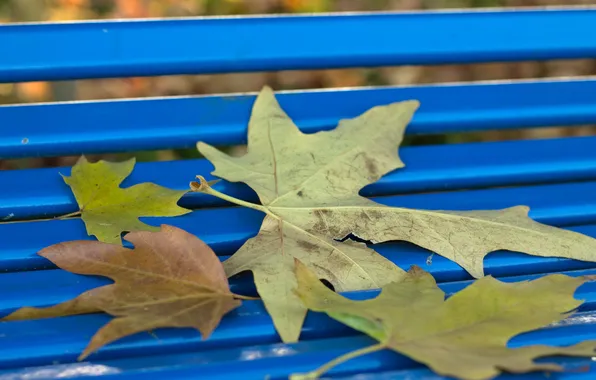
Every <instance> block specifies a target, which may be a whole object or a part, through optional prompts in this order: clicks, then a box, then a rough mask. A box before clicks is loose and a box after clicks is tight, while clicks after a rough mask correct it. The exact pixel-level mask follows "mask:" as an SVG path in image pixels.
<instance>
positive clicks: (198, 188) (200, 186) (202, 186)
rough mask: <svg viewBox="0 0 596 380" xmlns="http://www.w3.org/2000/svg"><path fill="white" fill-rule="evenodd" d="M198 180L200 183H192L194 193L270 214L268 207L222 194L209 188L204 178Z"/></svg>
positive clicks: (199, 177) (200, 177)
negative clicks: (211, 196)
mask: <svg viewBox="0 0 596 380" xmlns="http://www.w3.org/2000/svg"><path fill="white" fill-rule="evenodd" d="M197 178H198V179H199V182H191V183H190V188H191V189H192V191H194V192H200V193H205V194H209V195H213V196H214V197H217V198H219V199H223V200H224V201H228V202H230V203H234V204H236V205H238V206H244V207H248V208H252V209H253V210H259V211H261V212H264V213H265V214H269V211H268V210H267V208H266V207H264V206H261V205H257V204H254V203H250V202H246V201H243V200H241V199H238V198H234V197H231V196H229V195H227V194H224V193H221V192H219V191H217V190H215V189H214V188H212V187H211V186H209V183H208V182H207V181H206V180H205V178H203V177H202V176H200V175H198V176H197Z"/></svg>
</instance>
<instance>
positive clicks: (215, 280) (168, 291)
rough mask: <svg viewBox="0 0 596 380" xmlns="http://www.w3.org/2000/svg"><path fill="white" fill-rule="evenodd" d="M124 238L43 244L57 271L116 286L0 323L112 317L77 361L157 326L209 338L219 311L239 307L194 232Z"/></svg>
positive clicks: (25, 311)
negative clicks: (100, 279)
mask: <svg viewBox="0 0 596 380" xmlns="http://www.w3.org/2000/svg"><path fill="white" fill-rule="evenodd" d="M125 240H127V241H129V242H131V243H132V244H133V245H134V247H135V248H134V249H128V248H124V247H122V246H120V245H116V244H107V243H102V242H98V241H87V240H79V241H71V242H66V243H59V244H55V245H52V246H50V247H47V248H44V249H43V250H41V251H40V252H39V253H38V254H39V255H40V256H43V257H45V258H47V259H48V260H50V261H52V262H53V263H54V264H56V265H57V266H59V267H60V268H62V269H65V270H68V271H70V272H73V273H78V274H87V275H100V276H105V277H109V278H111V279H113V280H114V281H115V283H113V284H110V285H105V286H101V287H98V288H95V289H91V290H89V291H86V292H85V293H83V294H81V295H79V296H78V297H76V298H74V299H72V300H70V301H66V302H63V303H61V304H58V305H55V306H51V307H48V308H33V307H24V308H21V309H19V310H17V311H15V312H14V313H12V314H10V315H8V316H7V317H5V318H3V320H9V321H10V320H20V319H34V318H49V317H57V316H64V315H73V314H84V313H92V312H97V311H104V312H106V313H108V314H111V315H113V316H115V317H116V318H115V319H113V320H111V321H110V322H109V323H108V324H106V325H105V326H103V327H102V328H101V329H99V330H98V331H97V333H96V334H95V335H94V336H93V338H92V339H91V342H90V343H89V345H88V346H87V348H85V350H84V351H83V353H82V354H81V355H80V356H79V360H82V359H84V358H85V357H87V356H88V355H89V354H91V353H92V352H94V351H96V350H98V349H99V348H100V347H102V346H104V345H106V344H108V343H110V342H113V341H115V340H117V339H120V338H122V337H124V336H127V335H131V334H135V333H138V332H141V331H148V330H153V329H156V328H159V327H194V328H196V329H197V330H199V332H200V333H201V335H202V336H203V338H207V337H208V336H209V335H210V334H211V333H212V332H213V330H214V329H215V328H216V327H217V325H218V324H219V321H220V320H221V318H222V317H223V315H225V314H226V313H228V312H229V311H230V310H232V309H234V308H236V307H238V306H239V305H240V301H239V300H237V299H236V298H237V297H236V296H235V295H234V294H233V293H231V292H230V289H229V284H228V280H227V277H226V274H225V272H224V270H223V267H222V264H221V262H220V261H219V259H218V258H217V256H216V255H215V253H214V252H213V251H212V250H211V248H209V246H207V245H206V244H205V243H204V242H203V241H201V240H200V239H199V238H197V237H196V236H194V235H192V234H190V233H188V232H186V231H184V230H181V229H179V228H176V227H172V226H169V225H162V226H161V230H160V231H158V232H149V231H136V232H131V233H129V234H127V235H126V236H125Z"/></svg>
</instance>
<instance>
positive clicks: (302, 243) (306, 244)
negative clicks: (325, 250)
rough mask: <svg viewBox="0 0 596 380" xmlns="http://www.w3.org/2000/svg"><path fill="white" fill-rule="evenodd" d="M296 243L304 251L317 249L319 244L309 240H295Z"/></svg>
mask: <svg viewBox="0 0 596 380" xmlns="http://www.w3.org/2000/svg"><path fill="white" fill-rule="evenodd" d="M296 243H297V244H298V246H299V247H300V248H302V249H304V250H305V251H308V252H315V251H318V249H319V246H318V245H316V244H313V243H311V242H309V241H306V240H297V241H296Z"/></svg>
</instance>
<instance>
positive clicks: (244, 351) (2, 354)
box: [0, 269, 596, 376]
mask: <svg viewBox="0 0 596 380" xmlns="http://www.w3.org/2000/svg"><path fill="white" fill-rule="evenodd" d="M594 273H596V270H594V269H592V270H587V271H574V272H566V274H569V275H574V276H577V275H586V274H594ZM536 277H537V276H517V277H511V278H506V279H504V280H505V281H522V280H529V279H534V278H536ZM468 284H469V282H467V281H462V282H451V283H445V284H440V287H441V288H442V289H443V291H445V292H446V293H447V294H451V293H453V292H455V291H458V290H460V289H462V288H463V287H465V286H466V285H468ZM377 293H378V291H377V290H375V291H362V292H352V293H349V294H348V296H349V297H350V298H352V299H365V298H368V297H371V296H374V295H376V294H377ZM576 297H577V298H579V299H583V300H585V303H584V304H583V305H582V306H581V307H580V311H581V312H582V314H580V315H578V316H576V319H575V320H574V319H573V318H572V319H571V320H570V321H568V322H569V323H568V324H567V326H566V327H559V328H554V329H553V328H551V329H549V328H547V329H544V330H541V331H537V332H533V333H529V334H524V335H521V336H519V337H516V338H515V339H514V340H513V341H512V342H511V345H512V346H519V345H522V344H528V343H547V344H555V345H556V344H559V345H565V344H570V343H571V342H574V341H576V340H579V339H582V338H583V339H586V337H588V339H589V338H591V339H593V338H594V337H595V336H596V332H595V330H594V328H593V321H594V318H593V317H592V316H593V315H594V309H596V283H586V284H584V285H582V286H581V287H580V288H579V289H578V290H577V292H576ZM108 320H109V317H108V316H106V315H104V314H93V315H84V316H74V317H65V318H52V319H45V320H28V321H18V322H9V323H4V324H0V335H2V336H3V340H4V342H5V343H6V344H5V345H2V346H0V368H3V369H9V368H16V367H24V366H40V365H49V364H51V363H52V361H57V362H61V363H68V362H74V361H75V359H76V356H77V355H78V353H79V352H80V351H81V350H82V349H83V348H84V346H85V345H86V344H87V340H88V339H89V338H90V337H91V335H92V334H93V333H94V332H95V330H96V329H97V328H99V327H100V326H101V325H102V324H104V323H106V322H107V321H108ZM63 331H71V333H70V334H64V333H63ZM303 331H304V339H305V340H304V341H303V342H300V343H297V344H293V345H278V344H275V343H276V342H277V336H276V334H275V332H274V329H273V325H272V323H271V321H270V319H269V317H268V315H267V313H266V311H265V309H264V307H263V305H262V303H261V302H260V301H248V302H244V303H243V305H242V306H241V307H240V308H239V309H237V310H236V311H235V312H232V313H230V314H229V315H227V316H226V317H225V318H224V319H223V320H222V323H221V325H220V327H219V328H218V329H217V330H216V331H215V332H214V333H213V335H212V337H211V339H209V340H207V341H201V340H200V338H199V335H198V334H197V332H196V331H194V330H192V329H161V330H159V331H158V332H157V336H158V339H155V337H153V336H151V335H149V334H136V335H135V336H131V337H127V338H124V339H122V340H118V341H116V342H114V343H112V344H111V345H108V346H106V347H104V348H103V349H102V350H100V351H99V353H98V354H95V355H94V357H91V358H90V360H91V361H92V362H93V363H95V364H99V363H103V364H105V365H108V366H109V365H110V363H113V364H114V365H117V368H119V369H121V370H122V371H123V372H124V374H126V373H127V372H128V371H135V370H138V369H142V368H145V369H148V370H149V371H150V370H151V367H154V368H159V369H161V370H172V369H176V368H178V367H183V366H184V365H188V364H191V363H192V365H193V366H195V368H196V370H198V371H200V373H201V375H203V376H206V375H207V374H208V373H209V372H210V369H211V367H212V366H218V364H220V363H222V362H225V363H226V364H227V365H228V366H232V367H235V366H237V367H238V370H243V371H250V368H251V367H250V362H252V361H253V360H255V361H258V360H261V359H266V358H268V357H273V358H275V359H276V360H275V361H274V362H271V363H268V364H271V365H274V366H275V365H279V364H280V363H284V362H285V361H284V360H280V359H281V358H283V357H288V356H289V357H293V356H295V355H296V354H297V353H301V352H303V353H308V352H312V351H317V353H318V354H317V355H336V353H334V352H332V351H333V349H337V348H339V347H342V348H344V349H348V348H349V346H350V344H349V342H350V341H352V342H354V341H356V342H360V343H362V344H364V343H365V341H366V339H367V338H364V337H362V336H354V332H353V331H351V330H350V329H348V328H347V327H345V326H343V325H341V324H339V323H337V322H335V321H333V320H331V319H330V318H329V317H326V316H325V315H324V314H310V315H309V316H308V317H307V320H306V323H305V326H304V329H303ZM323 339H324V340H323ZM338 340H344V341H346V342H348V344H347V346H346V345H337V344H336V343H337V341H338ZM272 343H274V344H273V345H272ZM9 347H10V348H9ZM275 347H278V348H279V351H278V352H276V351H275V350H274V348H275ZM249 353H252V355H250V356H249ZM387 354H388V353H387V352H384V353H383V354H382V355H387ZM136 355H144V356H143V357H134V356H136ZM150 355H158V356H156V357H155V358H154V360H151V359H152V357H151V356H150ZM169 355H172V356H169ZM160 358H161V359H160ZM191 358H192V360H191V361H190V362H189V359H191ZM331 358H332V357H330V359H331ZM312 359H313V358H310V360H308V361H306V360H300V356H298V357H293V365H290V366H289V367H288V366H287V365H288V364H289V363H285V365H286V368H285V371H296V370H298V369H296V365H298V363H300V362H301V363H303V364H304V365H305V366H306V365H308V366H310V368H308V367H307V368H308V369H312V361H311V360H312ZM318 360H323V359H321V358H320V357H319V358H318ZM374 362H377V360H375V361H374ZM253 363H254V362H253ZM358 363H360V366H362V362H361V361H360V360H356V361H354V362H353V363H352V365H356V366H357V367H358ZM380 363H382V365H383V366H388V365H389V366H391V367H390V368H396V367H397V368H400V367H401V369H408V368H415V367H419V365H418V364H416V365H414V364H413V363H412V361H410V360H405V359H404V358H402V359H400V360H398V361H395V360H383V361H380ZM257 364H260V367H263V368H264V369H270V368H271V367H270V366H268V365H266V366H264V365H263V364H264V363H262V362H261V363H258V362H257ZM76 365H79V364H75V365H74V366H73V368H74V367H75V366H76ZM377 365H378V364H377ZM289 368H291V369H289ZM307 368H305V369H307ZM30 370H31V371H33V369H30ZM360 370H365V368H360ZM17 371H19V370H18V369H17ZM7 372H9V371H4V374H6V373H7ZM222 372H223V373H222V374H227V375H228V376H230V373H231V372H232V370H231V369H230V368H228V369H227V370H226V371H222ZM286 373H287V372H286ZM0 375H2V373H0Z"/></svg>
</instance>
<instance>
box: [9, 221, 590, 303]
mask: <svg viewBox="0 0 596 380" xmlns="http://www.w3.org/2000/svg"><path fill="white" fill-rule="evenodd" d="M566 229H569V230H572V231H576V232H580V233H583V234H586V235H588V236H592V237H596V224H591V225H582V226H573V227H567V228H566ZM375 249H376V250H377V251H378V252H379V253H380V254H382V255H383V256H385V257H386V258H387V259H389V260H391V261H392V262H394V263H395V264H397V265H398V266H400V267H401V268H404V269H408V268H410V266H412V265H417V266H419V267H421V268H424V269H425V270H427V271H429V272H430V273H431V274H432V275H433V276H434V277H435V279H436V280H437V281H439V282H448V281H463V280H467V279H469V278H470V276H469V275H468V274H467V273H466V272H465V271H464V270H463V269H461V267H459V266H458V265H457V264H455V263H454V262H452V261H449V260H447V259H445V258H443V257H441V256H438V255H433V257H432V264H431V265H428V264H427V259H428V258H429V256H430V252H429V251H426V250H423V249H421V248H418V247H415V246H412V245H406V244H403V243H387V244H382V245H378V246H376V247H375ZM227 258H228V256H223V257H221V259H222V260H224V259H227ZM485 269H486V273H487V274H490V275H493V276H495V277H500V278H503V277H511V276H519V275H528V274H533V273H549V272H560V271H575V270H593V271H596V264H595V263H593V262H582V261H576V260H569V259H560V258H542V257H536V256H530V255H525V254H521V253H516V252H498V253H492V254H490V255H489V256H488V257H487V258H486V260H485ZM110 282H111V281H110V280H109V279H106V278H102V277H85V276H80V275H76V274H72V273H69V272H66V271H63V270H58V269H47V270H38V271H28V272H13V273H3V274H0V286H2V288H3V289H4V291H3V297H2V300H0V314H2V315H4V314H6V313H9V312H11V311H13V310H15V309H16V308H18V307H21V306H38V307H45V306H50V305H53V304H56V303H59V302H63V301H66V300H69V299H71V298H74V297H76V296H77V295H79V294H81V293H82V292H84V291H87V290H90V289H92V288H94V287H97V286H102V285H107V284H109V283H110ZM230 283H231V288H232V291H234V292H237V293H241V294H255V292H256V290H255V288H254V284H253V282H252V278H251V277H250V276H249V275H240V276H238V277H233V278H232V279H231V281H230ZM39 289H44V291H43V292H40V291H39Z"/></svg>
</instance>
